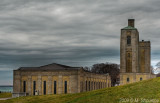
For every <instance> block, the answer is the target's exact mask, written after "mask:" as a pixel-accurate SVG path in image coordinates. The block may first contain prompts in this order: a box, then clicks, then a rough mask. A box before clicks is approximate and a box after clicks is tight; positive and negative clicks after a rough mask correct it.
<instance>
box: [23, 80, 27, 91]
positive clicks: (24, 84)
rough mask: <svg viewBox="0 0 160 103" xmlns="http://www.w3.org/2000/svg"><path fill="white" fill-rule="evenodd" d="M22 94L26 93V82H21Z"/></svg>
mask: <svg viewBox="0 0 160 103" xmlns="http://www.w3.org/2000/svg"><path fill="white" fill-rule="evenodd" d="M23 92H26V81H23Z"/></svg>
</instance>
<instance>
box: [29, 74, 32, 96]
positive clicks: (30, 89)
mask: <svg viewBox="0 0 160 103" xmlns="http://www.w3.org/2000/svg"><path fill="white" fill-rule="evenodd" d="M28 93H29V95H32V76H28Z"/></svg>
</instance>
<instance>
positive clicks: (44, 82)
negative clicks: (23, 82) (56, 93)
mask: <svg viewBox="0 0 160 103" xmlns="http://www.w3.org/2000/svg"><path fill="white" fill-rule="evenodd" d="M43 94H44V95H46V81H43Z"/></svg>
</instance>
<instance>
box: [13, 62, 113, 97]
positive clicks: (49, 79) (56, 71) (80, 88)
mask: <svg viewBox="0 0 160 103" xmlns="http://www.w3.org/2000/svg"><path fill="white" fill-rule="evenodd" d="M110 86H111V79H110V76H109V75H108V74H106V75H102V74H95V73H91V72H87V71H85V70H84V69H83V68H82V67H70V66H65V65H61V64H56V63H53V64H49V65H45V66H40V67H21V68H19V69H17V70H14V80H13V97H16V96H17V94H18V95H19V94H23V93H27V94H28V95H45V94H63V93H79V92H85V91H91V90H96V89H101V88H106V87H110Z"/></svg>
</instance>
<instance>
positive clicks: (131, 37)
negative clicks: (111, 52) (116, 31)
mask: <svg viewBox="0 0 160 103" xmlns="http://www.w3.org/2000/svg"><path fill="white" fill-rule="evenodd" d="M153 77H155V75H152V74H151V70H150V41H144V40H142V41H141V42H139V32H138V30H137V29H136V28H135V27H134V19H128V26H127V27H125V28H123V29H121V40H120V85H123V84H127V83H133V82H137V81H141V80H146V79H149V78H153Z"/></svg>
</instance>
